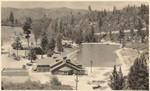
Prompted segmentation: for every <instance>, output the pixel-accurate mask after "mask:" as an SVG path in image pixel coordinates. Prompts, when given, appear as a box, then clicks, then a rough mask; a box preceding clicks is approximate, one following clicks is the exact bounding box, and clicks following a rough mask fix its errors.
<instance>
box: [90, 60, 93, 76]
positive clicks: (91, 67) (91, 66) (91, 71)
mask: <svg viewBox="0 0 150 91" xmlns="http://www.w3.org/2000/svg"><path fill="white" fill-rule="evenodd" d="M90 62H91V73H92V64H93V61H90Z"/></svg>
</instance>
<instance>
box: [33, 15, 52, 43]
mask: <svg viewBox="0 0 150 91" xmlns="http://www.w3.org/2000/svg"><path fill="white" fill-rule="evenodd" d="M50 23H51V19H50V18H46V17H44V18H41V19H39V20H36V21H34V22H33V23H32V25H31V26H32V30H31V31H32V33H33V34H34V38H35V43H36V44H37V39H38V38H40V37H41V36H42V34H43V32H46V30H47V29H48V27H49V25H50Z"/></svg>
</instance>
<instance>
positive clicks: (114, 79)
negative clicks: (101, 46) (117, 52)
mask: <svg viewBox="0 0 150 91" xmlns="http://www.w3.org/2000/svg"><path fill="white" fill-rule="evenodd" d="M117 79H118V74H117V70H116V65H114V70H113V72H112V75H111V76H110V84H109V86H110V87H111V88H112V89H113V90H117V89H118V84H117V83H118V81H117Z"/></svg>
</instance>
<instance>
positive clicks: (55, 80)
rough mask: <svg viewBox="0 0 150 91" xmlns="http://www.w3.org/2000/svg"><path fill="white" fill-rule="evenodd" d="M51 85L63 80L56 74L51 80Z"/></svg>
mask: <svg viewBox="0 0 150 91" xmlns="http://www.w3.org/2000/svg"><path fill="white" fill-rule="evenodd" d="M50 84H51V85H61V82H60V81H59V80H58V78H57V77H56V76H53V77H52V79H51V81H50Z"/></svg>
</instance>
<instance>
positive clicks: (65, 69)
mask: <svg viewBox="0 0 150 91" xmlns="http://www.w3.org/2000/svg"><path fill="white" fill-rule="evenodd" d="M59 70H60V71H70V70H72V69H70V68H68V67H62V68H60V69H59Z"/></svg>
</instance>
